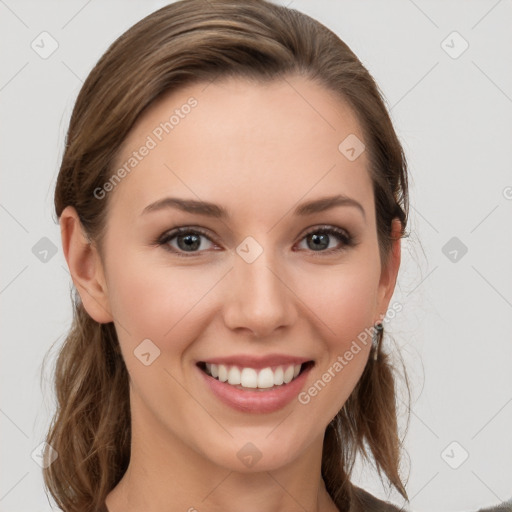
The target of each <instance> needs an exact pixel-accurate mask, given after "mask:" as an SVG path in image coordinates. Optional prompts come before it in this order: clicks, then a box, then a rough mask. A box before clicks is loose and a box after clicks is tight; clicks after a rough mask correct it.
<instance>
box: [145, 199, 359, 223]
mask: <svg viewBox="0 0 512 512" xmlns="http://www.w3.org/2000/svg"><path fill="white" fill-rule="evenodd" d="M337 206H352V207H355V208H357V209H358V210H359V211H360V212H361V214H362V215H363V218H364V219H365V220H366V212H365V209H364V208H363V206H362V205H361V203H359V202H358V201H356V200H355V199H352V198H351V197H348V196H345V195H343V194H338V195H335V196H327V197H321V198H319V199H314V200H312V201H307V202H305V203H302V204H300V205H299V206H297V207H296V208H295V210H294V212H293V213H294V215H299V216H302V217H304V216H307V215H313V214H315V213H319V212H323V211H326V210H330V209H331V208H335V207H337ZM168 208H176V209H178V210H182V211H184V212H187V213H192V214H196V215H206V216H208V217H214V218H218V219H226V218H227V217H229V214H228V212H227V210H226V209H225V208H223V207H222V206H219V205H217V204H215V203H210V202H208V201H197V200H195V199H181V198H178V197H164V198H163V199H159V200H158V201H155V202H154V203H151V204H150V205H148V206H146V207H145V208H144V210H142V214H141V215H145V214H147V213H150V212H155V211H159V210H164V209H168Z"/></svg>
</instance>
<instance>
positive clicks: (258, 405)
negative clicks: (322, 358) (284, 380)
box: [197, 360, 312, 413]
mask: <svg viewBox="0 0 512 512" xmlns="http://www.w3.org/2000/svg"><path fill="white" fill-rule="evenodd" d="M224 361H226V360H224ZM208 362H210V361H208ZM214 364H215V363H214ZM221 364H222V363H221ZM233 364H238V363H233ZM244 364H245V362H244ZM290 364H291V362H290ZM296 364H299V363H298V362H297V363H296ZM248 366H249V365H248ZM267 366H269V365H268V364H267ZM251 367H253V368H254V366H251ZM263 367H265V366H263ZM311 368H312V366H308V367H307V368H305V369H304V371H302V373H301V374H300V375H299V376H298V377H296V378H295V379H293V380H292V381H291V382H290V383H288V384H283V385H282V386H278V387H276V388H275V389H271V390H268V391H266V390H264V391H246V390H243V389H238V388H235V387H234V386H231V385H230V384H227V383H226V382H220V381H219V380H217V379H215V378H213V377H210V376H209V375H207V374H206V373H205V372H204V371H203V370H201V369H200V368H199V367H197V371H198V372H199V373H200V374H201V376H202V378H203V379H204V380H205V383H206V384H207V385H208V386H209V388H210V390H211V391H212V392H213V394H214V395H215V396H216V397H217V398H218V399H219V400H220V401H221V402H223V403H224V404H226V405H229V406H230V407H232V408H233V409H236V410H238V411H242V412H250V413H270V412H274V411H278V410H279V409H282V408H283V407H285V406H286V405H288V404H289V403H290V402H291V401H292V400H293V399H294V398H296V397H297V396H298V394H299V393H300V391H301V389H302V388H303V387H304V383H305V381H306V379H307V377H308V374H309V370H311Z"/></svg>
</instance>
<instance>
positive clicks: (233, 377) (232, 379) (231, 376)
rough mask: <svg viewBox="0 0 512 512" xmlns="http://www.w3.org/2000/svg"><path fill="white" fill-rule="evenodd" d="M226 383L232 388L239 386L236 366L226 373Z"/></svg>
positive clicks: (238, 372)
mask: <svg viewBox="0 0 512 512" xmlns="http://www.w3.org/2000/svg"><path fill="white" fill-rule="evenodd" d="M228 382H229V383H230V384H231V385H232V386H237V385H238V384H240V382H241V381H240V370H239V369H238V368H237V367H236V366H232V367H231V368H230V369H229V372H228Z"/></svg>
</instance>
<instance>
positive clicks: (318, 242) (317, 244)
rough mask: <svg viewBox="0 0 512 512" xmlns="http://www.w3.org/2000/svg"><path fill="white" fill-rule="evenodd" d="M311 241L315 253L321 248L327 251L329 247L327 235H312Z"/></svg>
mask: <svg viewBox="0 0 512 512" xmlns="http://www.w3.org/2000/svg"><path fill="white" fill-rule="evenodd" d="M311 240H312V241H313V244H314V245H313V250H315V251H316V250H318V249H319V248H320V249H325V248H326V247H329V241H328V236H327V235H325V234H321V235H316V234H313V235H311Z"/></svg>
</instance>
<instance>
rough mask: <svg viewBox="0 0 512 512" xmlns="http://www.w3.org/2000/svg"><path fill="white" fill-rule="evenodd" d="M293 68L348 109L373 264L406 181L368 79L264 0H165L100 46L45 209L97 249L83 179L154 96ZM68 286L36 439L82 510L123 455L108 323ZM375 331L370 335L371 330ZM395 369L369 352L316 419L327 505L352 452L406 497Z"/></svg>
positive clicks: (318, 33) (62, 493) (328, 43)
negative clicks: (66, 314) (363, 171)
mask: <svg viewBox="0 0 512 512" xmlns="http://www.w3.org/2000/svg"><path fill="white" fill-rule="evenodd" d="M297 74H299V75H302V76H305V77H308V78H310V79H312V80H314V81H316V82H317V83H319V84H321V85H323V86H324V87H325V88H326V89H328V90H329V91H333V92H334V93H336V94H338V96H339V98H340V100H342V101H345V102H346V103H347V104H348V105H349V106H350V107H351V108H352V109H353V111H354V112H355V114H356V116H357V118H358V120H359V123H360V125H361V127H362V130H363V134H364V142H365V145H366V151H367V152H368V156H369V162H370V166H369V167H370V168H369V169H368V172H369V174H370V176H371V179H372V182H373V191H374V197H375V211H376V219H377V234H378V240H379V247H380V256H381V262H382V264H386V263H387V261H388V257H389V254H390V249H391V243H392V238H391V224H392V220H393V219H394V218H398V219H399V220H400V221H401V224H402V231H401V236H402V237H403V236H406V234H405V227H406V225H407V218H408V181H407V164H406V159H405V155H404V152H403V150H402V147H401V145H400V142H399V140H398V138H397V135H396V133H395V131H394V129H393V126H392V123H391V120H390V118H389V115H388V112H387V110H386V107H385V104H384V100H383V99H382V95H381V93H380V91H379V88H378V86H377V85H376V83H375V82H374V80H373V78H372V77H371V75H370V74H369V72H368V71H367V70H366V68H365V67H364V66H363V65H362V64H361V62H360V61H359V59H358V58H357V57H356V55H354V53H353V52H352V51H351V50H350V48H349V47H348V46H347V45H346V44H345V43H344V42H343V41H341V40H340V39H339V37H338V36H336V35H335V34H334V33H333V32H332V31H330V30H329V29H327V28H326V27H325V26H324V25H322V24H321V23H319V22H318V21H316V20H314V19H312V18H310V17H308V16H306V15H305V14H302V13H300V12H298V11H295V10H293V9H288V8H285V7H281V6H278V5H275V4H272V3H269V2H267V1H265V0H208V1H205V0H183V1H178V2H175V3H172V4H170V5H167V6H165V7H163V8H161V9H159V10H158V11H156V12H154V13H152V14H151V15H149V16H147V17H146V18H144V19H143V20H141V21H140V22H138V23H137V24H136V25H134V26H133V27H131V28H130V29H129V30H128V31H127V32H125V33H124V34H123V35H121V36H120V37H119V38H118V39H117V40H116V41H115V42H114V43H113V44H112V45H111V46H110V48H109V49H108V50H107V52H106V53H105V54H104V55H103V56H102V57H101V59H100V60H99V61H98V63H97V64H96V66H95V67H94V68H93V70H92V71H91V73H90V74H89V76H88V77H87V79H86V81H85V83H84V84H83V87H82V89H81V91H80V93H79V95H78V98H77V100H76V103H75V106H74V109H73V112H72V115H71V120H70V124H69V130H68V133H67V137H66V147H65V152H64V155H63V159H62V164H61V167H60V172H59V175H58V178H57V183H56V190H55V211H56V214H57V217H60V215H61V213H62V211H63V209H64V208H65V207H66V206H68V205H71V206H73V207H74V208H75V209H76V211H77V213H78V216H79V218H80V220H81V223H82V226H83V229H84V232H85V233H86V234H87V236H88V237H89V239H90V240H91V243H93V244H95V245H96V246H97V248H98V249H99V250H100V249H101V243H102V239H103V235H104V232H105V228H106V225H105V219H106V212H107V207H108V204H109V202H108V196H107V197H106V198H105V199H103V200H98V199H97V198H96V197H95V196H94V190H95V189H97V187H101V186H102V185H103V184H104V183H105V182H107V181H108V180H109V178H111V176H112V174H113V172H114V171H115V169H113V162H114V161H115V158H116V156H117V155H118V152H119V148H120V147H121V144H122V143H123V141H124V140H125V138H126V137H127V135H128V133H129V132H130V130H131V128H132V127H133V126H134V123H135V122H136V120H137V119H138V118H139V117H140V115H141V114H142V113H143V112H144V110H145V109H146V108H147V107H148V106H149V105H150V104H151V103H152V102H154V101H155V100H156V99H157V98H159V97H160V96H161V95H162V94H164V93H168V92H170V91H173V90H177V89H179V88H183V87H184V86H186V85H187V84H191V83H194V82H203V81H205V82H206V81H208V82H209V81H212V80H215V79H216V78H218V77H243V78H247V79H251V80H258V81H269V80H276V79H279V78H285V77H286V76H291V75H297ZM340 142H341V141H340ZM100 252H101V251H100ZM73 292H74V294H73V303H74V304H73V307H74V311H73V314H74V317H73V323H72V326H71V329H70V331H69V333H68V334H67V337H66V339H65V341H64V344H63V346H62V348H61V349H60V352H59V354H58V358H57V361H56V367H55V384H54V385H55V390H56V398H57V410H56V413H55V416H54V418H53V421H52V424H51V426H50V428H49V431H48V434H47V438H46V442H47V443H48V444H49V445H51V446H52V448H53V449H55V450H56V451H57V452H58V454H59V456H58V458H57V459H56V460H55V461H54V462H53V463H52V464H51V465H50V466H49V467H48V468H46V469H45V470H43V475H44V481H45V485H46V486H47V488H48V489H49V491H50V493H51V494H52V496H53V498H54V499H55V501H56V503H57V505H58V506H59V507H60V508H62V509H63V510H64V511H65V512H95V511H96V510H98V509H100V508H101V507H102V506H103V503H104V501H105V498H106V496H107V495H108V493H109V492H110V491H111V490H112V489H113V488H114V487H115V485H116V484H117V483H118V482H119V480H120V479H121V477H122V476H123V474H124V472H125V471H126V469H127V466H128V463H129V460H130V441H131V431H130V423H131V416H130V404H129V378H128V372H127V369H126V366H125V363H124V361H123V358H122V355H121V352H120V349H119V342H118V339H117V334H116V331H115V328H114V324H113V323H109V324H99V323H97V322H96V321H94V320H93V319H92V318H91V317H90V316H89V315H88V313H87V312H86V311H85V309H84V307H83V305H82V303H81V301H80V297H79V295H78V293H77V291H76V289H74V290H73ZM378 335H379V336H380V338H381V339H382V336H383V333H382V331H379V334H378ZM381 345H382V343H380V344H379V347H380V346H381ZM403 370H404V375H403V376H404V377H405V382H406V383H407V377H406V375H405V369H403ZM395 371H396V368H395V367H394V365H393V364H392V362H391V360H390V356H389V355H388V354H386V353H385V352H382V351H381V350H380V349H379V354H378V360H377V361H373V358H372V357H370V360H369V361H368V364H367V366H366V368H365V370H364V372H363V375H362V377H361V379H360V381H359V382H358V384H357V385H356V388H355V389H354V391H353V393H352V394H351V396H350V397H349V399H348V400H347V402H346V403H345V405H344V407H343V408H342V410H341V411H340V412H339V413H338V414H337V416H336V417H335V418H334V419H333V421H332V422H331V423H330V424H329V425H328V427H327V429H326V435H325V440H324V452H323V459H322V475H323V478H324V481H325V484H326V488H327V490H328V492H329V493H330V495H331V496H332V498H333V500H334V502H335V503H336V505H337V506H338V508H339V510H340V511H349V510H350V509H351V507H353V506H354V504H355V503H356V502H357V500H358V495H357V492H356V491H355V486H353V484H352V483H351V482H350V475H351V471H352V466H353V464H354V460H355V457H356V454H358V453H360V454H361V455H362V456H363V457H365V458H367V459H368V460H370V457H373V459H374V463H375V465H376V468H377V470H378V472H379V475H380V476H381V478H382V477H383V476H385V477H386V478H387V480H388V482H389V484H390V485H392V486H394V487H395V488H396V489H397V490H398V491H399V492H400V494H401V495H402V496H403V497H404V498H405V499H407V493H406V491H405V488H404V485H403V483H402V477H401V476H400V459H401V452H402V442H401V440H400V438H399V435H398V427H397V407H396V402H397V395H396V392H397V390H396V384H395V376H394V374H395ZM407 390H408V385H407ZM365 444H366V445H367V447H366V448H365Z"/></svg>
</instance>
